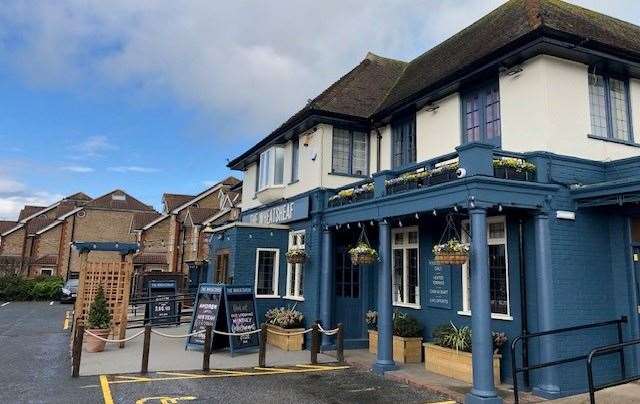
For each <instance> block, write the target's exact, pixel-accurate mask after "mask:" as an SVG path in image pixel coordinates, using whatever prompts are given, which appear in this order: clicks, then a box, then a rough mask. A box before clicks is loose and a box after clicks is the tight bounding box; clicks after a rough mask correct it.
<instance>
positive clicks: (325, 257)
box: [320, 228, 333, 347]
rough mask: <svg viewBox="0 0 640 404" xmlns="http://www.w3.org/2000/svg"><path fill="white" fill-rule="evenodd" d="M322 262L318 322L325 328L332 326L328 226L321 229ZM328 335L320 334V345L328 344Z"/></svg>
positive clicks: (330, 260)
mask: <svg viewBox="0 0 640 404" xmlns="http://www.w3.org/2000/svg"><path fill="white" fill-rule="evenodd" d="M321 261H322V263H321V269H320V322H321V323H322V326H323V327H324V328H326V329H330V328H332V324H331V313H332V312H333V307H332V305H331V300H332V299H331V297H332V296H331V295H332V293H331V292H332V290H333V288H332V285H333V282H332V274H333V272H332V268H333V265H332V264H333V234H332V233H331V230H330V229H329V228H325V229H323V230H322V260H321ZM330 344H331V342H330V336H328V335H325V334H322V346H323V347H326V346H328V345H330Z"/></svg>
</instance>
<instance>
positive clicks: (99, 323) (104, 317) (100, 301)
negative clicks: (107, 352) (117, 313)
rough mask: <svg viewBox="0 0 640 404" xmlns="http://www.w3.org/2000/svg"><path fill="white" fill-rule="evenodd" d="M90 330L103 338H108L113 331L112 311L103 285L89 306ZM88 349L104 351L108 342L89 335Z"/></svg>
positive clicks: (90, 350)
mask: <svg viewBox="0 0 640 404" xmlns="http://www.w3.org/2000/svg"><path fill="white" fill-rule="evenodd" d="M87 327H88V331H89V332H91V333H92V334H95V335H97V336H99V337H102V338H107V337H108V336H109V333H110V331H111V329H110V328H111V313H110V312H109V305H108V304H107V298H106V297H105V295H104V290H103V289H102V286H99V287H98V291H97V293H96V297H95V298H94V299H93V303H91V306H90V307H89V315H88V317H87ZM86 341H87V351H88V352H102V351H104V347H105V344H106V342H105V341H102V340H100V339H98V338H96V337H94V336H92V335H87V340H86Z"/></svg>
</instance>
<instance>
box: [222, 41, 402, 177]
mask: <svg viewBox="0 0 640 404" xmlns="http://www.w3.org/2000/svg"><path fill="white" fill-rule="evenodd" d="M406 66H407V63H406V62H403V61H400V60H395V59H389V58H384V57H381V56H378V55H375V54H373V53H368V54H367V56H366V57H365V58H364V59H363V60H362V61H361V62H360V64H358V65H357V66H356V67H354V68H353V69H352V70H351V71H349V72H348V73H347V74H345V75H344V76H342V77H341V78H340V79H339V80H338V81H336V82H335V83H333V84H332V85H331V86H329V87H328V88H327V89H326V90H324V91H323V92H322V93H321V94H320V95H318V96H317V97H316V98H314V99H312V100H311V101H310V102H309V103H307V105H306V106H305V107H304V108H302V109H301V110H300V111H298V112H297V113H295V114H294V115H293V116H292V117H291V118H289V119H288V120H287V121H286V122H285V123H283V124H282V125H280V126H279V127H278V128H277V129H275V130H274V131H273V132H271V134H269V135H268V136H267V137H266V138H264V139H262V140H261V141H260V142H258V143H257V144H256V145H255V146H253V147H252V148H250V149H249V150H247V151H246V152H244V153H243V154H241V155H240V156H238V157H236V158H234V159H233V160H232V161H230V162H229V164H227V166H228V167H231V168H237V167H238V166H239V163H240V162H241V161H242V160H244V159H245V158H247V157H249V156H251V155H253V154H255V153H258V152H259V151H260V150H261V149H262V148H264V147H266V146H267V145H269V144H270V143H271V142H273V141H275V140H276V139H278V138H279V137H280V135H282V134H284V133H285V132H286V131H287V130H289V129H291V128H293V127H294V126H295V125H297V124H298V123H300V122H302V120H304V119H305V118H306V117H308V116H309V115H311V114H314V113H315V114H320V115H327V116H336V115H337V116H343V117H352V118H355V119H368V118H369V116H371V115H372V114H373V113H374V112H375V111H376V109H377V108H378V107H379V106H380V104H381V103H382V101H383V100H384V99H385V97H386V96H387V94H388V92H389V90H391V88H392V87H393V85H394V84H395V82H396V81H397V80H398V78H399V77H400V75H401V74H402V72H403V71H404V69H405V67H406Z"/></svg>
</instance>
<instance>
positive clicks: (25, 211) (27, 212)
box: [18, 205, 47, 221]
mask: <svg viewBox="0 0 640 404" xmlns="http://www.w3.org/2000/svg"><path fill="white" fill-rule="evenodd" d="M46 208H47V207H46V206H35V205H24V208H22V209H21V210H20V214H19V215H18V221H21V220H24V219H26V218H28V217H29V216H32V215H34V214H36V213H38V212H40V211H42V210H44V209H46Z"/></svg>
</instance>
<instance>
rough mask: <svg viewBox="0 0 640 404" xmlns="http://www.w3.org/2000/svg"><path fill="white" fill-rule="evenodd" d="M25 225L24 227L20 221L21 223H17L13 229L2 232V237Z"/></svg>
mask: <svg viewBox="0 0 640 404" xmlns="http://www.w3.org/2000/svg"><path fill="white" fill-rule="evenodd" d="M23 227H24V224H22V223H20V224H19V225H17V226H16V227H14V228H11V229H9V230H7V231H5V232H4V233H2V234H0V237H5V236H8V235H9V234H11V233H13V232H14V231H16V230H20V229H22V228H23Z"/></svg>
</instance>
